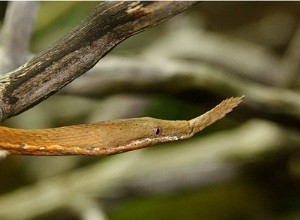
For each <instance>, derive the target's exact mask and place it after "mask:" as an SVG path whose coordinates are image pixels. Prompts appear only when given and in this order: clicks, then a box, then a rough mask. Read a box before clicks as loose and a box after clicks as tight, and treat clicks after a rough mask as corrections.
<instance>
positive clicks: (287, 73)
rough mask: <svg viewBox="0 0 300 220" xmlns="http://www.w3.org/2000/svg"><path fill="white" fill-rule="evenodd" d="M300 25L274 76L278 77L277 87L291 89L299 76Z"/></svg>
mask: <svg viewBox="0 0 300 220" xmlns="http://www.w3.org/2000/svg"><path fill="white" fill-rule="evenodd" d="M299 61H300V23H299V24H298V27H297V29H296V31H295V34H294V36H293V38H292V40H291V42H290V45H289V47H288V48H287V51H286V53H285V54H284V55H283V57H282V58H281V61H280V63H279V66H278V68H277V70H276V74H277V75H278V76H279V77H280V81H278V83H277V85H279V86H281V87H293V86H294V85H295V83H297V81H298V80H297V79H299V76H300V62H299Z"/></svg>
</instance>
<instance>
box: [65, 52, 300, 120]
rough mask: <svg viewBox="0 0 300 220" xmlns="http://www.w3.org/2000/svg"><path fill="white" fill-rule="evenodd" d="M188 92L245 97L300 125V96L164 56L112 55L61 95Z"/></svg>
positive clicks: (253, 105) (250, 103)
mask: <svg viewBox="0 0 300 220" xmlns="http://www.w3.org/2000/svg"><path fill="white" fill-rule="evenodd" d="M158 58H159V59H158ZM189 90H193V91H195V90H199V91H203V90H207V91H209V92H211V93H213V94H219V95H220V96H222V97H223V96H241V95H245V96H246V98H245V103H246V104H247V105H248V106H250V107H251V108H253V109H255V110H256V111H258V112H260V113H264V114H266V113H267V114H268V115H271V116H272V115H273V116H274V118H275V119H276V117H277V116H278V115H280V117H282V118H281V119H284V118H285V119H286V118H289V119H290V120H293V121H294V123H296V124H297V125H300V94H299V93H297V92H294V91H291V90H288V89H283V88H276V87H271V86H265V85H262V84H259V83H256V82H252V81H249V80H246V79H243V78H240V77H236V76H234V75H232V74H230V73H227V72H225V71H222V70H220V69H219V68H215V67H213V66H211V65H208V64H205V63H200V62H198V63H196V64H195V63H189V62H186V61H182V60H176V59H166V58H165V57H156V58H153V59H152V58H147V59H137V58H136V59H135V58H129V57H127V58H120V57H112V56H111V57H110V58H109V59H104V60H103V61H102V62H101V64H99V65H96V66H95V67H94V68H93V69H92V70H91V71H90V72H88V73H87V74H85V75H84V76H82V77H81V78H80V79H78V80H76V81H74V82H73V83H72V84H70V85H68V86H67V87H66V88H64V90H63V91H62V92H64V93H67V94H74V95H80V96H88V97H97V98H99V97H103V96H107V95H109V94H114V93H119V92H136V93H145V92H146V93H149V92H160V93H163V92H168V93H173V94H174V93H175V94H178V93H181V92H185V91H189ZM277 119H280V118H277Z"/></svg>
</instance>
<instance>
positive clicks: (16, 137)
mask: <svg viewBox="0 0 300 220" xmlns="http://www.w3.org/2000/svg"><path fill="white" fill-rule="evenodd" d="M242 99H243V97H236V98H229V99H226V100H224V101H222V102H221V103H220V104H219V105H217V106H216V107H214V108H213V109H211V110H210V111H208V112H206V113H204V114H203V115H201V116H199V117H197V118H194V119H191V120H189V121H186V120H177V121H169V120H162V119H156V118H149V117H145V118H131V119H119V120H112V121H103V122H97V123H94V124H82V125H74V126H65V127H59V128H50V129H36V130H26V129H15V128H8V127H1V126H0V149H2V150H6V151H8V152H9V153H10V154H23V155H24V154H28V155H80V154H83V155H110V154H117V153H121V152H124V151H130V150H135V149H139V148H144V147H147V146H150V145H155V144H159V143H164V142H171V141H177V140H182V139H187V138H189V137H191V136H193V135H194V134H195V133H197V132H199V131H201V130H203V129H204V128H206V127H207V126H209V125H210V124H212V123H214V122H215V121H217V120H219V119H221V118H223V117H224V116H225V115H226V114H227V113H228V112H230V111H231V110H232V109H233V108H235V107H236V106H237V105H238V104H239V103H240V102H241V101H242Z"/></svg>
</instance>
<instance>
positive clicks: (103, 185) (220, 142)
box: [0, 1, 300, 220]
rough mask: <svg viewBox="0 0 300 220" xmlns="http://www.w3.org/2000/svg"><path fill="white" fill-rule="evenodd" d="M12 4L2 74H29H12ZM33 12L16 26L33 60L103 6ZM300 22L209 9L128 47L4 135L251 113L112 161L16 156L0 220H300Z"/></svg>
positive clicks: (250, 8) (290, 12) (288, 7)
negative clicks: (232, 105) (219, 108)
mask: <svg viewBox="0 0 300 220" xmlns="http://www.w3.org/2000/svg"><path fill="white" fill-rule="evenodd" d="M10 4H11V3H7V2H0V17H1V18H0V26H1V28H2V32H1V34H2V35H1V44H0V56H1V58H2V59H0V60H2V61H0V72H1V73H5V72H8V71H10V70H12V69H14V68H16V67H18V66H19V65H21V64H22V62H23V61H20V63H18V64H17V63H14V64H11V63H9V62H6V63H5V62H4V61H5V59H4V58H5V56H6V53H4V52H3V51H5V50H4V49H3V48H5V45H6V42H7V41H8V40H7V38H5V36H7V35H5V34H3V33H4V32H5V31H4V29H5V28H3V27H5V25H6V22H7V20H8V19H7V20H6V19H5V12H7V11H8V10H7V9H8V6H9V5H10ZM15 4H17V2H16V3H15ZM31 4H32V5H30V7H28V8H27V9H26V10H28V11H25V12H26V13H25V12H24V13H25V14H27V15H28V14H32V16H31V17H30V18H28V20H27V21H26V22H27V23H26V24H22V22H21V23H20V24H18V25H19V26H22V25H29V28H28V29H32V35H31V33H29V34H28V36H29V37H28V50H26V53H25V55H24V57H25V58H26V60H28V59H29V57H31V56H33V55H34V54H37V53H39V52H40V51H42V50H43V49H45V48H47V47H48V46H50V45H52V44H53V43H54V42H55V41H57V40H58V39H60V38H61V37H63V36H64V35H65V34H67V33H68V32H69V31H70V30H72V29H73V28H74V27H75V26H76V25H77V24H78V23H80V21H81V20H82V19H84V18H85V17H86V16H87V15H88V14H89V12H90V11H91V10H93V8H95V6H96V5H97V4H98V2H71V1H70V2H40V3H37V2H36V3H31ZM21 11H22V10H21ZM23 11H24V10H23ZM15 13H16V12H15ZM18 13H20V11H19V12H18ZM12 15H16V14H13V13H12ZM12 17H13V16H12ZM23 20H24V19H23ZM299 21H300V4H299V3H298V2H202V3H199V4H198V5H196V6H194V7H192V8H190V9H188V10H187V11H186V12H184V13H182V14H180V15H178V16H175V17H173V18H171V19H169V20H167V21H166V22H164V23H162V24H160V25H158V26H156V27H154V28H151V29H148V30H146V31H144V32H142V33H139V34H137V35H135V36H133V37H131V38H129V39H127V40H125V41H124V42H122V43H121V44H120V45H118V46H117V47H116V48H115V49H114V50H112V51H111V52H110V53H109V54H108V55H107V56H106V57H105V58H103V59H101V60H100V61H99V63H98V64H97V65H96V66H95V67H94V68H93V69H92V70H90V71H89V72H88V73H86V74H84V75H83V76H81V77H79V78H78V79H76V80H75V81H74V82H72V83H71V84H69V85H68V86H67V87H65V88H64V89H63V90H62V91H61V92H59V93H58V94H55V95H53V96H52V97H50V98H49V99H47V100H45V101H44V102H42V103H40V104H39V105H37V106H35V107H34V108H32V109H30V110H28V111H26V112H24V113H22V114H20V115H18V116H16V117H14V118H11V119H8V120H6V121H5V122H3V123H2V124H1V125H4V126H10V127H18V128H47V127H57V126H63V125H72V124H79V123H91V122H96V121H101V120H110V119H115V118H129V117H144V116H150V117H155V118H162V119H169V120H181V119H191V118H193V117H195V116H198V115H200V114H202V113H204V112H205V111H207V110H208V109H210V108H211V107H213V106H214V105H216V104H218V103H219V102H220V101H221V100H223V99H225V98H228V97H231V96H241V95H245V96H246V97H245V101H244V102H243V103H242V105H241V106H239V107H237V108H236V109H235V110H234V111H233V112H232V113H230V114H229V115H228V116H226V117H225V118H224V119H222V120H221V121H219V122H217V123H216V124H214V125H212V126H211V127H209V128H207V129H206V130H205V131H203V132H201V133H200V134H197V135H196V136H195V137H193V138H192V139H190V140H186V141H182V142H176V143H171V144H164V145H159V146H154V147H152V148H148V149H142V150H138V151H133V152H128V153H123V154H120V155H114V156H109V157H91V156H61V157H33V156H8V157H7V158H5V159H2V160H1V161H0V193H1V194H0V219H141V218H143V219H167V218H169V219H291V220H293V219H300V186H299V184H300V150H299V149H300V148H299V147H300V90H299V88H300V23H299ZM16 30H17V29H15V30H14V31H15V33H18V32H17V31H16ZM29 32H30V31H29ZM18 34H20V33H18ZM22 37H23V38H24V41H26V37H24V36H23V35H22ZM1 48H2V52H1ZM17 56H18V57H19V56H20V54H19V55H17ZM3 57H4V58H3ZM25 58H24V59H25ZM14 65H15V66H14ZM83 138H84V137H83Z"/></svg>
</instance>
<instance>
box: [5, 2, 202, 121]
mask: <svg viewBox="0 0 300 220" xmlns="http://www.w3.org/2000/svg"><path fill="white" fill-rule="evenodd" d="M196 3H197V2H122V1H121V2H103V3H100V4H99V5H98V6H97V7H96V9H95V10H94V11H93V12H91V14H90V15H89V16H88V17H87V18H86V19H85V20H84V21H82V22H81V23H80V24H79V25H78V26H77V27H76V28H74V30H73V31H71V32H70V33H69V34H68V35H67V36H65V37H64V38H63V39H61V40H60V41H58V42H57V43H56V44H55V45H54V46H52V47H50V48H48V49H47V50H45V51H44V52H42V53H40V54H38V55H36V56H35V57H33V58H32V59H31V60H30V61H29V62H28V63H26V64H25V65H23V66H22V67H20V68H19V69H17V70H15V71H13V72H10V73H8V74H6V75H5V76H4V77H3V78H2V79H1V80H0V92H1V93H0V106H1V109H0V120H4V119H6V118H8V117H11V116H13V115H16V114H18V113H20V112H22V111H24V110H26V109H28V108H30V107H32V106H34V105H36V104H38V103H39V102H41V101H42V100H44V99H45V98H47V97H49V96H50V95H51V94H53V93H55V92H57V91H58V90H60V89H61V88H62V87H64V86H65V85H67V84H68V83H70V82H71V81H72V80H74V79H75V78H77V77H78V76H80V75H81V74H83V73H85V72H86V71H87V70H89V69H90V68H92V67H93V66H94V65H95V64H96V63H97V62H98V61H99V59H101V58H102V57H103V56H105V55H106V54H107V53H108V52H109V51H110V50H111V49H112V48H114V47H115V46H116V45H117V44H119V43H120V42H122V41H123V40H125V39H126V38H128V37H130V36H132V35H134V34H136V33H138V32H141V31H142V30H144V29H146V28H149V27H151V26H154V25H157V24H158V23H160V22H162V21H164V20H166V19H167V18H169V17H171V16H174V15H176V14H178V13H180V12H182V11H184V10H186V9H187V8H189V7H191V6H192V5H193V4H196Z"/></svg>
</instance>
